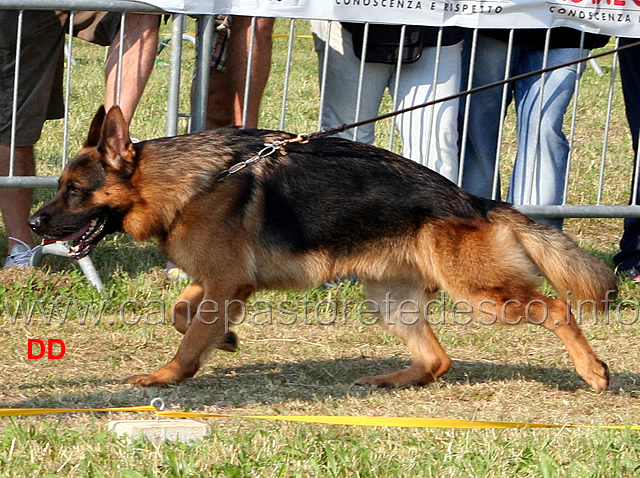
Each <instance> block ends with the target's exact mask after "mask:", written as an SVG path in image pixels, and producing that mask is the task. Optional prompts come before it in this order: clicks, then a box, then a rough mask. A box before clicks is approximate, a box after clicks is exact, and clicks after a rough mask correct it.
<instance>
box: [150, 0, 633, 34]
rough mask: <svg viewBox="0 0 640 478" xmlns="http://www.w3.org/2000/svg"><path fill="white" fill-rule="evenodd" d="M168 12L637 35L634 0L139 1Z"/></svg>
mask: <svg viewBox="0 0 640 478" xmlns="http://www.w3.org/2000/svg"><path fill="white" fill-rule="evenodd" d="M143 3H147V4H150V5H154V6H157V7H159V8H162V9H164V10H166V11H168V12H174V13H191V14H213V13H226V14H236V15H249V16H265V17H285V18H309V19H327V20H344V21H368V22H374V23H398V24H409V25H434V26H451V25H459V26H464V27H472V28H473V27H480V28H545V27H559V26H568V27H573V28H576V29H578V30H584V31H587V32H591V33H605V34H608V35H615V36H629V37H640V0H547V1H544V0H517V1H515V0H143Z"/></svg>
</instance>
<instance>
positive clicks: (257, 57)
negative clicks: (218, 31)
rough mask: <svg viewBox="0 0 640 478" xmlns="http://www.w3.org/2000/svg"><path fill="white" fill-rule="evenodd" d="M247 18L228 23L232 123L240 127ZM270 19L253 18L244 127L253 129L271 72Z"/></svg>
mask: <svg viewBox="0 0 640 478" xmlns="http://www.w3.org/2000/svg"><path fill="white" fill-rule="evenodd" d="M251 18H252V17H242V16H234V17H233V23H232V24H231V37H230V39H229V56H228V57H227V58H228V63H229V65H228V68H229V70H228V71H229V75H230V80H231V88H232V91H233V95H234V101H233V121H234V124H236V125H239V126H242V125H243V118H242V112H243V105H244V90H245V80H246V75H247V60H248V57H249V46H250V45H251ZM274 21H275V19H273V18H264V17H258V18H256V27H255V40H254V44H253V61H252V64H251V84H250V88H249V102H248V106H247V117H246V118H245V121H244V126H246V127H247V128H256V127H257V126H258V117H259V113H260V100H261V99H262V93H263V92H264V88H265V85H266V84H267V80H268V79H269V72H270V70H271V43H272V42H271V36H272V32H273V23H274Z"/></svg>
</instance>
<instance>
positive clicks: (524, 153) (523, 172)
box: [460, 34, 586, 228]
mask: <svg viewBox="0 0 640 478" xmlns="http://www.w3.org/2000/svg"><path fill="white" fill-rule="evenodd" d="M507 47H508V43H507V42H504V41H500V40H496V39H493V38H491V37H488V36H485V35H482V34H478V40H477V50H476V58H475V68H474V75H473V87H477V86H481V85H485V84H487V83H491V82H494V81H499V80H502V79H504V77H505V68H506V65H507ZM584 54H586V50H583V49H580V48H554V49H550V50H549V52H548V58H547V64H546V66H553V65H558V64H560V63H565V62H567V61H571V60H575V59H577V58H580V57H581V56H583V55H584ZM543 57H544V51H543V50H540V49H532V48H528V47H524V46H520V45H517V44H514V45H513V48H512V52H511V61H510V69H509V72H508V76H515V75H519V74H522V73H527V72H530V71H534V70H537V69H540V68H542V67H543ZM469 58H470V42H468V41H465V46H464V48H463V60H462V64H463V65H468V64H469V61H468V60H469ZM582 70H583V67H581V66H578V65H572V66H568V67H564V68H561V69H558V70H554V71H552V72H549V73H546V74H545V75H544V81H543V78H542V76H541V75H536V76H533V77H529V78H525V79H521V80H518V81H516V82H514V83H511V84H510V85H509V86H508V87H507V89H506V97H505V99H504V101H505V102H506V103H505V105H508V104H509V103H511V101H512V100H515V107H516V114H517V141H518V151H517V154H516V159H515V164H514V168H513V173H512V175H511V182H510V185H509V194H508V197H507V201H508V202H510V203H513V204H518V205H520V204H542V205H547V204H561V203H562V202H563V198H564V184H565V177H566V166H567V157H568V153H569V144H568V141H567V138H566V137H565V135H564V133H563V132H562V120H563V117H564V114H565V112H566V110H567V107H568V105H569V102H570V101H571V97H572V96H573V92H574V89H575V84H576V81H577V80H578V79H579V77H580V75H581V73H582ZM465 76H466V75H464V74H463V78H465ZM463 81H466V80H463ZM462 87H463V88H464V89H466V84H463V85H462ZM541 98H543V101H542V104H541V103H540V99H541ZM467 101H470V108H469V117H468V130H467V138H466V151H465V157H464V170H463V175H462V187H463V188H464V189H466V190H467V191H469V192H471V193H472V194H475V195H478V196H482V197H487V198H493V199H500V184H499V178H497V181H496V183H495V185H494V171H495V169H496V167H497V159H498V158H496V156H497V151H498V150H497V145H498V138H499V136H498V135H499V131H500V129H501V128H502V124H501V123H500V114H501V105H502V101H503V87H502V86H497V87H495V88H491V89H489V90H485V91H482V92H479V93H475V94H473V95H471V97H470V98H469V99H467ZM460 112H461V114H463V113H464V108H463V107H462V106H461V107H460ZM540 117H541V121H539V118H540ZM545 222H547V223H549V224H552V225H554V226H556V227H558V228H562V220H561V219H554V220H546V221H545Z"/></svg>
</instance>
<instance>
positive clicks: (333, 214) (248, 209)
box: [30, 107, 615, 391]
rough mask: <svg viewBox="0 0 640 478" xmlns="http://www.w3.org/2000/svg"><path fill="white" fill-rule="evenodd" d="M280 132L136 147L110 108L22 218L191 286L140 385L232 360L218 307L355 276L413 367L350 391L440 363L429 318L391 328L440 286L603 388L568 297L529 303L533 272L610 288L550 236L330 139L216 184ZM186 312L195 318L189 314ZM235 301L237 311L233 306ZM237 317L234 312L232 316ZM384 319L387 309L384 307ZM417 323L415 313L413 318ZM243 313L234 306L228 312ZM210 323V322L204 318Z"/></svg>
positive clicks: (491, 204) (374, 152) (534, 298)
mask: <svg viewBox="0 0 640 478" xmlns="http://www.w3.org/2000/svg"><path fill="white" fill-rule="evenodd" d="M289 137H291V136H290V135H288V134H287V133H282V132H274V131H262V130H241V129H235V128H229V129H219V130H214V131H208V132H205V133H200V134H194V135H186V136H178V137H173V138H162V139H156V140H152V141H146V142H142V143H138V144H132V143H131V141H130V138H129V132H128V128H127V126H126V123H125V122H124V120H123V117H122V114H121V112H120V110H119V109H118V108H117V107H114V108H112V109H111V110H110V111H109V112H108V114H106V115H105V112H104V110H103V109H101V110H100V111H99V112H98V113H97V115H96V117H95V118H94V121H93V123H92V126H91V129H90V133H89V137H88V140H87V142H86V144H85V146H84V148H83V149H82V151H81V152H80V154H79V155H78V156H77V157H76V158H75V159H74V160H73V161H72V162H71V163H70V164H69V165H68V166H67V167H66V168H65V170H64V171H63V173H62V176H61V178H60V185H59V189H58V192H57V194H56V196H55V197H54V198H53V199H52V200H51V201H50V202H48V203H47V204H46V205H44V206H43V207H42V208H41V209H40V210H39V211H38V212H36V213H35V214H34V215H33V216H32V217H31V219H30V224H31V226H32V228H33V229H34V231H35V232H37V233H38V234H40V235H42V236H44V237H45V238H47V239H50V240H52V239H61V238H65V239H72V240H73V241H74V242H73V244H74V247H73V252H72V255H74V256H75V257H82V256H84V255H86V254H88V253H89V252H90V251H91V250H92V248H93V247H94V246H95V245H96V244H97V243H98V241H100V239H101V238H102V237H104V235H106V234H108V233H111V232H115V231H124V232H126V233H128V234H130V235H131V236H133V237H134V238H135V239H138V240H144V239H147V238H150V237H156V238H158V240H159V243H160V245H161V247H162V248H163V249H164V251H165V252H166V254H167V255H168V257H170V258H171V260H172V261H174V262H175V263H176V264H178V265H179V266H180V267H181V268H182V269H184V270H185V271H186V272H187V273H188V274H189V275H190V276H191V277H192V278H193V280H194V282H193V284H192V285H190V286H189V287H187V289H186V290H185V291H184V292H183V293H182V294H181V296H180V297H179V299H178V302H176V304H177V305H176V306H175V307H174V311H173V313H174V320H175V325H176V328H177V329H178V330H179V331H180V332H181V333H183V334H184V339H183V341H182V343H181V344H180V347H179V349H178V352H177V354H176V355H175V357H174V358H173V359H172V360H171V361H170V362H169V363H168V364H167V365H165V366H164V367H162V368H160V369H159V370H157V371H156V372H154V373H152V374H149V375H139V376H133V377H130V378H129V379H128V382H129V383H133V384H140V385H152V384H165V383H173V382H177V381H180V380H183V379H185V378H188V377H191V376H193V375H194V374H195V373H196V371H197V370H198V368H199V367H200V365H201V363H202V361H203V360H204V359H205V358H206V355H207V353H208V352H209V351H210V350H211V349H212V348H220V349H223V350H234V349H235V347H236V337H235V334H233V333H232V332H228V330H227V324H228V323H229V322H228V320H229V319H230V317H226V319H227V320H225V317H222V316H221V317H218V316H219V315H221V313H222V311H224V308H223V307H222V306H220V307H219V308H218V309H217V311H215V310H214V309H207V308H204V307H203V308H202V310H210V311H209V312H202V310H201V312H202V315H203V316H201V317H199V319H197V320H193V319H194V317H192V315H193V314H194V313H195V312H196V311H197V310H198V304H200V303H201V302H202V301H203V300H208V301H212V302H208V303H215V304H225V303H227V304H229V303H232V304H233V303H234V302H232V301H245V300H246V299H247V298H248V297H249V296H250V295H251V294H252V293H253V292H254V291H256V290H258V289H263V288H291V287H307V286H311V285H315V284H319V283H322V282H323V281H326V280H330V279H332V278H334V277H336V276H346V275H348V274H355V275H357V276H358V278H360V280H362V282H363V283H364V285H365V287H366V290H367V293H368V295H369V298H370V299H372V300H374V301H377V302H378V303H379V304H382V303H383V301H385V300H386V301H387V302H385V303H390V304H391V307H390V308H387V307H379V308H378V309H379V310H380V314H386V313H387V312H388V313H389V314H390V316H388V317H380V320H378V322H379V323H380V324H383V325H384V326H386V327H387V328H388V329H389V330H390V331H391V332H393V333H394V334H395V335H397V336H398V337H400V338H401V339H402V340H403V341H404V342H406V344H407V345H408V347H409V350H410V351H411V355H412V363H411V366H410V367H409V368H407V369H405V370H400V371H397V372H393V373H389V374H386V375H379V376H373V377H362V378H360V379H358V382H359V383H366V384H374V385H391V386H401V385H409V384H425V383H429V382H431V381H433V380H434V379H435V378H437V377H441V376H442V375H444V374H445V373H446V372H447V371H448V370H449V368H450V366H451V360H450V358H449V357H448V356H447V354H446V352H445V351H444V349H443V348H442V346H441V345H440V343H439V342H438V340H437V339H436V337H435V335H434V334H433V332H432V330H431V328H430V326H429V324H428V322H427V320H424V317H423V319H422V320H407V319H406V317H405V318H404V320H398V318H399V317H398V314H399V310H398V307H399V305H400V304H402V303H403V301H413V302H412V303H415V304H422V305H424V304H425V303H426V302H427V301H429V300H430V298H431V297H432V296H433V294H434V293H435V292H436V291H438V290H444V291H446V292H447V293H448V294H449V295H450V296H451V297H452V298H453V299H454V300H457V301H465V304H467V307H468V308H470V309H471V310H473V311H474V314H475V315H476V316H477V317H478V318H479V319H484V320H487V319H488V318H489V319H493V320H495V321H497V322H502V323H507V324H513V323H518V322H522V321H523V320H522V318H523V317H524V316H525V315H526V316H527V319H528V320H529V321H530V322H532V323H536V324H540V325H542V326H543V327H545V328H547V329H549V330H551V331H552V332H553V333H555V334H556V335H557V336H558V337H559V338H560V339H561V340H562V341H563V342H564V344H565V346H566V348H567V350H568V352H569V355H570V357H571V359H572V360H573V363H574V364H575V367H576V370H577V371H578V373H579V374H580V376H581V377H582V378H583V379H584V380H585V381H586V382H587V383H588V384H589V385H591V387H593V388H594V389H595V390H598V391H600V390H605V389H606V388H607V386H608V383H609V374H608V370H607V366H606V365H605V364H604V363H603V362H602V361H600V360H599V359H598V358H597V357H596V355H595V354H594V353H593V351H592V350H591V348H590V347H589V344H588V343H587V340H586V339H585V337H584V336H583V334H582V332H581V330H580V328H579V327H578V325H577V323H576V321H575V319H574V318H573V315H572V314H571V311H570V310H569V306H568V304H567V302H566V301H565V300H562V299H554V298H549V297H546V296H544V295H541V293H540V292H539V291H538V282H539V279H538V277H537V273H536V271H538V272H539V273H541V274H542V275H544V276H545V277H546V278H547V279H548V280H549V281H550V283H551V284H552V285H553V287H554V289H555V290H556V291H557V292H558V294H559V295H560V296H562V297H566V295H567V294H568V293H570V294H571V298H572V299H573V300H574V301H578V300H589V301H595V302H596V303H598V304H599V305H602V304H603V303H604V300H605V299H606V298H607V294H610V292H609V291H613V290H615V277H614V275H613V273H612V271H611V270H610V269H609V268H608V267H607V266H606V265H605V264H603V263H602V262H600V261H598V260H596V259H595V258H593V257H592V256H590V255H589V254H587V253H585V252H584V251H582V250H581V249H580V248H579V247H578V246H577V245H576V244H575V243H574V242H573V241H572V240H571V239H570V238H569V237H568V236H566V235H565V234H563V233H562V232H560V231H559V230H557V229H554V228H551V227H548V226H545V225H542V224H538V223H535V222H533V221H531V220H529V219H528V218H526V217H525V216H523V215H522V214H520V213H518V212H516V211H515V210H514V209H513V208H512V207H511V206H509V205H508V204H505V203H500V202H495V201H490V200H485V199H481V198H478V197H475V196H472V195H470V194H468V193H466V192H465V191H463V190H462V189H460V188H458V187H456V186H455V185H454V184H452V183H451V182H449V181H448V180H446V179H444V178H443V177H441V176H439V175H438V174H436V173H434V172H432V171H430V170H428V169H427V168H424V167H421V166H419V165H417V164H415V163H414V162H412V161H409V160H407V159H405V158H402V157H400V156H397V155H395V154H392V153H390V152H388V151H384V150H382V149H378V148H375V147H372V146H367V145H363V144H359V143H355V142H351V141H345V140H341V139H335V138H326V139H317V140H313V141H311V142H309V143H307V144H299V143H292V144H288V145H286V146H285V147H283V148H281V149H280V150H278V151H276V152H275V153H274V154H273V155H271V156H268V157H266V158H264V159H262V160H261V161H259V162H257V163H255V164H253V165H252V166H251V167H248V168H245V169H244V170H242V171H241V172H239V173H237V174H235V175H233V176H231V177H228V178H227V179H226V180H224V181H222V182H218V181H216V178H217V176H218V174H219V173H220V172H221V171H223V170H226V169H227V168H229V167H230V166H232V165H234V164H236V163H238V162H241V161H244V160H246V159H248V158H250V157H251V156H253V155H254V154H255V153H256V152H257V151H259V150H261V149H262V148H263V147H264V145H265V143H269V142H272V141H275V140H282V139H285V138H289ZM188 304H190V306H189V305H188ZM235 304H237V302H235ZM238 307H239V306H238ZM387 309H389V310H388V311H387ZM421 309H422V310H423V313H424V307H421ZM237 312H238V310H234V308H233V307H231V309H230V310H229V313H230V314H231V315H233V314H234V313H237ZM215 318H218V320H215Z"/></svg>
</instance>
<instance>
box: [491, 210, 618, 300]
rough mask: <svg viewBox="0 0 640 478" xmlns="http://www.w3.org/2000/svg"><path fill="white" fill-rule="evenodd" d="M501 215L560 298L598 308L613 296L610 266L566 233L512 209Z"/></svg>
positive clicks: (613, 280) (614, 278) (613, 276)
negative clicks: (588, 303)
mask: <svg viewBox="0 0 640 478" xmlns="http://www.w3.org/2000/svg"><path fill="white" fill-rule="evenodd" d="M501 215H502V214H501ZM503 217H504V218H505V219H507V221H508V222H510V226H511V230H512V231H513V232H514V234H515V235H516V237H517V239H518V242H519V243H520V244H521V245H522V247H523V248H524V250H525V252H526V254H527V255H528V257H529V259H530V260H531V262H533V264H534V265H535V266H536V267H537V269H538V271H539V272H540V273H541V274H542V275H543V276H544V277H546V278H547V280H548V281H549V282H550V283H551V286H552V287H553V288H554V289H555V291H556V292H557V293H558V295H560V296H561V297H562V298H563V299H565V300H568V299H570V300H572V301H582V302H588V301H593V302H595V304H596V306H597V308H598V309H602V308H603V307H605V304H606V302H605V299H612V298H613V297H615V294H616V291H617V286H616V276H615V274H614V273H613V271H612V270H611V268H610V267H609V266H607V265H606V264H605V263H604V262H602V261H601V260H599V259H596V258H595V257H593V256H592V255H591V254H589V253H587V252H586V251H584V250H582V249H581V248H580V247H579V246H578V245H577V244H576V243H575V242H574V240H573V239H571V238H570V237H569V236H568V235H566V234H565V233H563V232H562V231H560V230H559V229H557V228H555V227H552V226H548V225H546V224H541V223H538V222H534V221H532V220H531V219H529V218H527V217H525V216H523V215H522V214H520V213H519V212H517V211H515V210H513V209H511V210H510V212H509V213H507V214H505V215H504V216H503Z"/></svg>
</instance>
